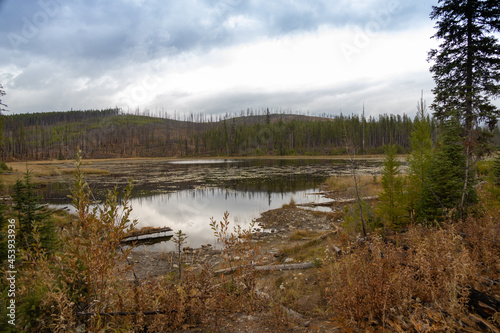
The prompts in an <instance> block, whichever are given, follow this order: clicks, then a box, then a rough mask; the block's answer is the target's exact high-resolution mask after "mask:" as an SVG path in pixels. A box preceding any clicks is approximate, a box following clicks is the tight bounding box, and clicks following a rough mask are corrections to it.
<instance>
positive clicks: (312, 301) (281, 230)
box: [129, 205, 340, 333]
mask: <svg viewBox="0 0 500 333" xmlns="http://www.w3.org/2000/svg"><path fill="white" fill-rule="evenodd" d="M335 220H336V215H335V214H332V213H326V212H316V211H312V210H308V209H302V208H298V207H295V206H293V205H285V206H283V207H282V208H279V209H274V210H270V211H267V212H264V213H262V215H261V217H260V218H259V219H258V220H257V222H258V224H259V226H260V227H262V228H263V230H264V231H262V232H257V233H254V234H253V236H252V242H253V243H254V244H256V245H257V246H259V248H260V251H261V256H262V257H261V259H262V260H261V261H260V262H259V265H261V267H264V266H268V267H272V266H276V265H292V264H301V263H305V262H309V263H310V262H314V261H317V262H316V264H315V265H316V266H314V267H313V268H311V269H299V270H270V271H262V272H259V274H258V278H257V284H256V290H258V294H259V295H260V296H261V297H262V298H263V299H264V301H265V302H267V303H268V305H269V307H268V309H267V310H265V311H257V312H251V313H250V312H249V313H240V312H238V313H231V314H228V315H227V316H223V318H221V319H220V322H219V326H218V328H217V329H218V330H219V331H220V332H241V333H252V332H337V331H339V330H338V327H339V326H338V324H337V323H335V322H334V321H332V320H331V318H329V317H328V316H326V315H325V314H326V308H327V304H326V303H325V301H324V297H323V296H322V288H323V286H322V285H321V283H320V278H319V275H318V274H319V273H318V267H319V265H320V264H319V263H320V261H321V260H320V259H318V258H322V257H323V256H324V252H325V246H326V245H325V244H326V243H325V242H326V239H327V238H330V237H335V233H336V231H337V229H338V228H337V226H336V223H335ZM222 255H223V254H222V253H221V251H220V250H218V249H216V248H214V246H211V245H210V246H204V247H202V248H199V249H191V248H185V249H184V250H183V251H182V253H181V262H182V265H183V269H185V270H199V269H201V268H202V266H203V265H206V264H209V265H210V266H211V267H212V269H213V271H217V270H218V269H220V268H223V267H226V266H224V259H223V256H222ZM129 260H130V261H131V262H133V263H134V264H135V268H134V271H135V274H136V276H137V277H138V278H139V279H146V278H150V277H161V276H170V277H171V278H172V279H174V278H175V277H176V276H177V275H176V274H177V271H178V253H175V252H145V251H134V252H132V253H131V254H130V256H129ZM269 309H271V310H269ZM205 329H206V328H205ZM183 332H202V330H196V329H194V330H188V331H183ZM339 332H340V331H339Z"/></svg>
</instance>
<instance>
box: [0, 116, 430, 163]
mask: <svg viewBox="0 0 500 333" xmlns="http://www.w3.org/2000/svg"><path fill="white" fill-rule="evenodd" d="M262 113H263V114H262ZM184 118H185V119H183V120H179V119H169V118H165V117H153V116H150V115H147V114H146V115H141V114H128V113H124V112H122V111H121V110H120V109H118V108H113V109H104V110H85V111H73V110H72V111H65V112H40V113H30V114H16V115H8V116H3V117H2V118H1V119H2V122H3V132H2V133H0V134H1V137H0V141H1V148H2V150H1V154H2V160H4V161H9V160H47V159H71V158H73V157H74V156H75V154H76V152H77V151H78V150H81V151H82V152H83V155H84V157H86V158H115V157H171V156H175V157H187V156H262V155H275V156H284V155H329V154H343V153H344V152H345V151H344V146H345V143H344V140H345V135H346V133H345V132H346V130H347V132H348V133H347V135H348V136H349V138H350V139H351V140H352V141H353V142H354V144H355V145H356V147H357V149H358V153H365V154H377V153H383V145H384V144H386V143H389V142H393V143H395V144H397V145H398V149H399V152H400V153H404V152H407V151H408V149H409V139H408V136H409V133H410V132H411V130H412V127H413V122H412V119H410V118H409V117H408V116H406V115H381V116H379V117H378V118H376V119H375V118H371V117H370V118H368V119H363V118H361V117H360V116H358V115H351V116H342V115H340V116H331V117H328V118H326V117H318V116H308V115H300V114H276V113H274V114H273V113H270V112H261V114H247V115H239V116H235V117H229V116H227V115H226V116H220V115H219V116H217V117H214V116H208V115H203V114H198V115H193V114H190V115H187V116H184ZM214 118H215V119H214ZM432 124H433V126H435V124H434V121H432Z"/></svg>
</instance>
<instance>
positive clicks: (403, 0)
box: [0, 0, 438, 116]
mask: <svg viewBox="0 0 500 333" xmlns="http://www.w3.org/2000/svg"><path fill="white" fill-rule="evenodd" d="M436 4H437V0H434V1H430V0H418V1H417V0H412V1H408V0H272V1H271V0H182V1H181V0H175V1H174V0H151V1H148V0H120V1H118V0H107V1H99V0H39V1H35V0H22V1H20V0H0V22H1V24H0V83H1V84H3V86H4V90H5V92H6V93H7V95H6V96H4V97H3V98H2V102H3V103H5V104H7V105H8V109H9V110H10V112H11V113H27V112H45V111H64V110H70V109H74V110H85V109H104V108H109V107H115V106H117V107H120V108H122V109H123V110H124V111H129V112H133V111H135V110H136V109H137V108H139V109H140V110H141V111H144V110H150V111H151V112H152V113H154V112H157V111H159V110H163V111H165V112H168V113H169V114H173V113H174V111H175V112H176V114H189V113H195V114H196V113H204V114H207V115H210V114H226V113H229V114H232V113H239V112H240V111H241V110H247V109H248V108H250V109H254V110H258V109H263V108H269V109H270V110H281V111H283V110H285V111H287V110H288V111H293V112H297V111H298V112H301V113H309V114H311V115H321V114H324V113H326V114H340V113H341V112H342V113H343V114H360V113H361V111H362V109H363V104H364V105H365V114H366V115H367V116H369V115H371V116H376V115H378V114H382V113H388V114H403V113H406V114H408V115H414V114H415V112H416V105H417V101H418V100H419V99H420V95H421V91H423V94H424V99H425V100H426V102H427V104H428V105H430V104H431V102H432V93H431V89H432V88H433V86H434V81H433V79H432V76H431V73H430V72H429V67H430V64H429V63H428V62H427V53H428V52H429V51H430V50H431V49H432V48H436V47H437V45H438V43H437V41H436V40H435V39H431V37H432V36H433V35H434V33H435V28H434V25H435V22H433V21H431V19H430V18H429V14H430V12H431V10H432V6H433V5H436Z"/></svg>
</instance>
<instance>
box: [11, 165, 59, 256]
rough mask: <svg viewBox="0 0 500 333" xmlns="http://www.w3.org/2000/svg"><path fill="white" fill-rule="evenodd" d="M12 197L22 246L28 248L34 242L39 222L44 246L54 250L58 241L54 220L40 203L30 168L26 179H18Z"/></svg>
mask: <svg viewBox="0 0 500 333" xmlns="http://www.w3.org/2000/svg"><path fill="white" fill-rule="evenodd" d="M12 198H13V200H14V210H15V211H16V212H17V218H18V221H19V244H20V246H21V247H22V248H24V249H28V248H29V247H30V246H31V244H33V241H34V238H33V229H34V225H35V224H37V228H38V231H39V232H40V237H41V242H42V245H43V247H44V248H45V249H47V250H52V249H53V248H54V246H55V244H54V243H55V241H56V235H55V231H54V221H52V219H51V218H50V211H49V210H48V209H47V208H46V206H44V205H41V204H40V197H39V196H37V195H36V194H35V188H34V185H33V183H32V182H31V171H30V170H27V171H26V173H25V176H24V181H22V180H20V179H18V180H17V182H16V184H15V185H14V195H13V197H12Z"/></svg>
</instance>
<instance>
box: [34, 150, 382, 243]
mask: <svg viewBox="0 0 500 333" xmlns="http://www.w3.org/2000/svg"><path fill="white" fill-rule="evenodd" d="M99 163H101V164H103V165H99ZM105 163H110V162H106V161H103V162H95V163H94V164H93V167H102V168H108V169H109V170H111V174H110V175H102V176H92V177H88V178H87V180H88V183H89V185H90V187H91V188H92V189H93V192H94V193H95V197H96V199H100V200H102V199H103V198H104V195H105V192H106V190H107V189H110V188H113V187H114V186H118V187H119V188H123V187H124V186H125V185H126V184H127V181H128V179H130V178H133V180H134V184H135V187H134V192H133V198H132V200H131V204H132V207H133V212H132V217H133V218H136V219H138V222H139V223H138V227H143V226H154V227H163V226H168V227H170V228H172V229H173V230H174V231H177V230H182V231H183V232H184V233H185V234H187V236H188V239H187V243H186V245H187V246H190V247H193V248H196V247H199V246H201V245H204V244H207V243H210V244H214V241H215V240H214V236H213V233H212V230H211V229H210V225H209V223H210V218H211V217H213V218H214V219H216V220H217V221H219V220H221V219H222V217H223V215H224V212H225V211H228V212H229V220H230V221H231V224H232V225H236V224H239V225H241V226H242V227H246V226H248V225H249V224H250V223H251V222H252V220H254V219H255V218H257V217H259V215H260V213H262V212H264V211H267V210H270V209H275V208H279V207H281V206H282V205H283V204H288V203H289V202H290V200H291V199H292V198H293V200H294V201H295V202H296V203H306V202H312V201H314V202H322V201H327V199H325V198H323V197H321V196H320V195H317V194H314V193H316V192H318V191H319V186H320V185H321V184H322V183H323V182H324V181H325V180H326V179H327V178H328V177H329V176H332V175H340V174H347V173H349V170H348V168H347V166H346V162H345V161H342V160H321V159H236V160H232V159H227V160H223V159H217V160H137V161H136V160H134V161H130V162H127V163H124V162H121V163H115V164H113V165H104V164H105ZM361 164H362V165H363V172H365V173H366V172H368V173H371V172H376V170H377V169H378V168H379V167H380V163H379V162H376V161H361ZM67 189H68V186H67V185H61V184H59V185H58V184H53V185H50V186H48V187H47V188H46V189H45V190H44V193H43V195H44V197H45V199H46V200H47V202H50V203H51V204H53V205H54V206H55V207H62V206H67V205H68V203H69V200H68V199H66V196H67V194H68V193H67V192H68V191H67ZM171 249H173V244H172V243H171V242H164V243H160V244H156V245H152V246H148V250H151V251H160V250H167V251H168V250H171Z"/></svg>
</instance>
